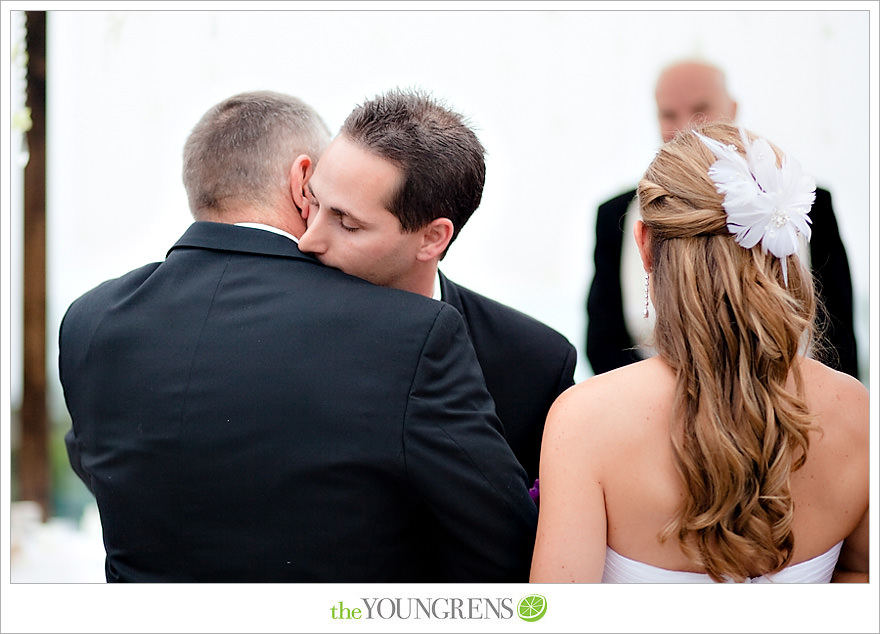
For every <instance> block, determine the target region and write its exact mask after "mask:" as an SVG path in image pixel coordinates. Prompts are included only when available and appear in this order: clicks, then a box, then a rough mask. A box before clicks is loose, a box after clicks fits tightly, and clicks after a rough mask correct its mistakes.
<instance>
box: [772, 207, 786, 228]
mask: <svg viewBox="0 0 880 634" xmlns="http://www.w3.org/2000/svg"><path fill="white" fill-rule="evenodd" d="M770 223H771V225H773V226H774V227H776V228H777V229H780V228H781V227H784V226H785V225H786V224H787V223H788V212H787V211H785V210H784V209H774V210H773V216H772V217H771V219H770Z"/></svg>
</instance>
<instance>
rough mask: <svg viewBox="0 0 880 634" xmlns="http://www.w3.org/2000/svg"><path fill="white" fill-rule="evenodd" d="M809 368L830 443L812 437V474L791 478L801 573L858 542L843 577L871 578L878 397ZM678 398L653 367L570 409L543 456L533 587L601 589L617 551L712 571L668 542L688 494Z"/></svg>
mask: <svg viewBox="0 0 880 634" xmlns="http://www.w3.org/2000/svg"><path fill="white" fill-rule="evenodd" d="M800 363H801V370H802V373H803V378H804V385H805V393H806V401H807V406H808V407H809V409H810V411H811V412H812V413H814V414H815V415H816V421H817V424H818V426H819V428H820V429H821V433H811V435H810V450H809V454H808V456H807V460H806V463H805V464H804V466H803V467H802V468H801V469H800V470H798V471H796V472H794V473H793V474H792V475H791V491H792V498H793V502H794V509H795V510H794V518H793V533H794V544H795V545H794V551H793V556H792V560H791V563H792V564H795V563H798V562H801V561H805V560H808V559H812V558H813V557H815V556H817V555H820V554H822V553H824V552H826V551H827V550H829V549H830V548H831V547H832V546H833V545H834V544H836V543H837V542H839V541H841V540H843V539H846V542H845V545H844V549H843V551H842V553H841V559H840V564H841V566H843V567H845V568H848V569H850V570H864V571H867V551H868V527H867V505H868V481H869V466H868V452H869V442H868V392H867V390H866V389H865V387H864V386H863V385H862V384H861V383H859V382H858V381H857V380H855V379H853V378H852V377H850V376H848V375H845V374H842V373H839V372H835V371H833V370H831V369H829V368H828V367H826V366H824V365H822V364H820V363H818V362H816V361H812V360H806V359H804V360H802V361H800ZM791 388H792V389H793V388H794V386H793V385H791ZM674 389H675V377H674V374H673V372H672V370H671V369H670V368H669V366H668V365H667V364H666V363H665V362H664V361H663V360H661V359H660V358H653V359H649V360H647V361H643V362H641V363H636V364H633V365H630V366H626V367H624V368H621V369H619V370H615V371H613V372H608V373H605V374H601V375H598V376H595V377H593V378H590V379H588V380H587V381H585V382H583V383H580V384H579V385H576V386H575V387H573V388H571V389H570V390H568V391H567V392H566V393H565V394H563V395H562V396H561V397H560V398H559V400H558V401H557V403H556V405H554V407H553V409H552V410H551V412H550V414H549V417H548V420H547V426H546V429H545V436H544V443H543V449H542V457H541V473H540V479H541V508H540V518H539V523H538V537H537V542H536V546H535V556H534V560H533V565H532V581H538V582H541V581H556V582H560V581H576V582H590V581H599V580H600V579H601V577H602V570H603V564H604V558H605V548H606V545H607V546H609V547H611V548H612V549H613V550H615V551H616V552H617V553H619V554H621V555H623V556H625V557H628V558H631V559H634V560H637V561H641V562H644V563H647V564H651V565H653V566H657V567H660V568H666V569H669V570H683V571H691V572H704V570H703V569H702V568H701V567H700V566H699V565H695V564H694V563H693V562H692V561H691V560H690V559H689V558H688V557H687V556H686V555H685V554H684V552H683V551H682V550H681V548H680V546H679V543H678V540H677V539H676V538H675V536H674V535H673V536H672V537H671V538H670V539H668V540H667V541H665V542H661V541H660V540H659V539H658V536H659V534H660V533H661V531H662V530H663V528H664V527H665V526H666V524H667V523H668V522H669V520H670V519H672V518H673V516H674V515H675V512H676V510H677V509H678V507H679V505H680V503H681V501H682V500H683V499H684V496H685V495H686V494H687V493H686V491H685V490H684V486H683V483H682V480H681V478H680V476H679V474H678V472H677V470H676V467H675V459H674V454H673V448H672V442H671V437H670V433H671V432H670V429H671V423H672V422H673V421H672V408H673V402H674Z"/></svg>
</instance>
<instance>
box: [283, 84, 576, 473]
mask: <svg viewBox="0 0 880 634" xmlns="http://www.w3.org/2000/svg"><path fill="white" fill-rule="evenodd" d="M485 173H486V172H485V162H484V150H483V146H482V145H481V143H480V141H479V139H478V138H477V136H476V135H475V134H474V132H473V131H472V130H471V129H470V128H469V127H468V125H467V124H466V122H465V120H464V119H463V117H461V116H460V115H459V114H457V113H455V112H453V111H452V110H450V109H449V108H447V107H446V106H445V105H444V104H442V103H441V102H440V101H439V100H436V99H433V98H431V97H430V96H427V95H424V94H420V93H418V92H405V91H391V92H389V93H386V94H383V95H380V96H378V97H376V98H375V99H372V100H369V101H367V102H365V103H364V104H362V105H360V106H358V107H357V108H356V109H355V110H354V111H353V112H352V113H351V114H350V115H349V116H348V118H347V119H346V121H345V122H344V123H343V126H342V130H341V132H340V133H339V135H338V136H337V137H336V139H334V141H333V142H332V143H331V145H330V147H329V148H328V149H327V152H326V154H325V155H324V156H323V157H322V159H321V162H320V163H319V165H318V166H317V167H316V169H315V173H314V174H313V176H312V178H311V180H310V181H309V182H308V186H307V188H308V193H309V197H308V202H309V209H308V210H307V215H308V224H309V228H308V231H306V233H305V234H304V235H303V236H302V239H301V241H300V248H301V249H302V250H303V251H306V252H311V253H313V254H314V255H316V256H317V258H318V259H319V260H321V261H322V262H323V263H324V264H327V265H329V266H333V267H336V268H339V269H341V270H343V271H345V272H346V273H350V274H352V275H357V276H358V277H362V278H364V279H367V280H370V281H372V282H374V283H376V284H381V285H383V286H391V287H394V288H399V289H403V290H407V291H411V292H413V293H417V294H420V295H425V296H427V297H433V298H434V299H437V300H441V301H442V302H444V303H447V304H451V305H452V306H454V307H455V308H456V309H457V310H458V312H460V313H461V314H462V315H463V316H464V320H465V324H466V327H467V330H468V333H469V334H470V338H471V340H472V341H473V344H474V348H475V349H476V353H477V358H478V359H479V362H480V367H481V368H482V371H483V375H484V376H485V377H486V384H487V386H488V388H489V392H490V394H491V395H492V398H493V399H494V400H495V406H496V408H497V411H498V416H499V418H500V419H501V423H502V425H503V426H504V430H505V434H506V437H507V440H508V442H509V443H510V446H511V447H512V448H513V451H514V453H515V454H516V456H517V458H518V459H519V461H520V463H521V464H522V465H523V467H524V468H525V470H526V472H527V473H528V476H529V481H530V482H533V481H534V480H535V479H536V478H537V477H538V462H539V457H540V452H541V438H542V435H543V430H544V421H545V419H546V417H547V412H548V410H549V409H550V406H551V404H552V403H553V401H554V400H555V399H556V397H557V396H559V394H560V393H561V392H563V391H564V390H565V389H567V388H569V387H571V386H572V385H573V384H574V369H575V363H576V352H575V349H574V346H572V345H571V343H570V342H569V341H568V340H567V339H566V338H565V337H564V336H563V335H561V334H560V333H558V332H557V331H555V330H553V329H552V328H550V327H549V326H547V325H545V324H543V323H541V322H539V321H538V320H536V319H534V318H532V317H530V316H528V315H526V314H524V313H522V312H519V311H517V310H515V309H513V308H510V307H508V306H505V305H503V304H500V303H498V302H496V301H494V300H491V299H489V298H487V297H484V296H482V295H479V294H477V293H475V292H473V291H471V290H468V289H467V288H464V287H462V286H459V285H457V284H455V283H454V282H452V281H450V280H449V279H447V278H446V276H445V275H443V274H442V273H440V272H439V269H438V267H439V263H440V260H441V259H442V258H443V256H444V255H445V254H446V252H447V250H448V248H449V245H450V243H451V242H452V241H453V240H454V239H455V237H456V236H457V235H458V232H459V231H460V230H461V228H462V227H463V226H464V224H465V223H466V222H467V220H468V218H470V216H471V214H473V212H474V211H475V210H476V208H477V207H478V206H479V204H480V199H481V197H482V192H483V184H484V181H485Z"/></svg>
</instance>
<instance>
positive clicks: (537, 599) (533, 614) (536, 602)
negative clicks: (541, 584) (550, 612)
mask: <svg viewBox="0 0 880 634" xmlns="http://www.w3.org/2000/svg"><path fill="white" fill-rule="evenodd" d="M546 612H547V599H545V598H544V597H542V596H541V595H540V594H530V595H529V596H527V597H523V598H522V599H520V600H519V605H517V614H519V618H521V619H522V620H523V621H528V622H530V623H531V622H532V621H537V620H539V619H540V618H541V617H542V616H544V614H545V613H546Z"/></svg>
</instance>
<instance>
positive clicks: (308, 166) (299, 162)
mask: <svg viewBox="0 0 880 634" xmlns="http://www.w3.org/2000/svg"><path fill="white" fill-rule="evenodd" d="M314 169H315V168H314V163H313V162H312V158H311V157H310V156H309V155H308V154H300V155H299V156H297V157H296V159H294V161H293V165H291V166H290V196H291V198H293V202H294V203H295V204H296V207H297V209H299V210H300V214H301V215H302V217H303V220H306V219H307V218H308V205H307V204H306V195H305V189H306V183H308V182H309V179H310V178H311V177H312V172H313V171H314Z"/></svg>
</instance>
